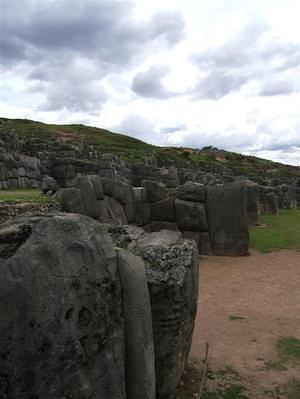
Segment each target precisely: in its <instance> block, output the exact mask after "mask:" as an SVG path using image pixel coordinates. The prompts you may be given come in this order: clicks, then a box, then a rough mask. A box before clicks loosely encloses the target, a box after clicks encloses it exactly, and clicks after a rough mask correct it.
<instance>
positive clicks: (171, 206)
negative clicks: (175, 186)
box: [151, 197, 175, 222]
mask: <svg viewBox="0 0 300 399" xmlns="http://www.w3.org/2000/svg"><path fill="white" fill-rule="evenodd" d="M151 217H152V219H153V220H159V221H164V222H174V220H175V203H174V198H172V197H168V198H165V199H163V200H161V201H158V202H153V203H152V204H151Z"/></svg>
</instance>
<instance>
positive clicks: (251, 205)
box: [245, 180, 260, 226]
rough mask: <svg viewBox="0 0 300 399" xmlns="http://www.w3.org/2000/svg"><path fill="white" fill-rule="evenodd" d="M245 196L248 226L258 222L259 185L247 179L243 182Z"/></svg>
mask: <svg viewBox="0 0 300 399" xmlns="http://www.w3.org/2000/svg"><path fill="white" fill-rule="evenodd" d="M245 186H246V197H247V214H248V222H249V226H255V225H257V224H259V223H260V205H259V187H258V185H257V184H255V183H253V182H252V181H250V180H248V181H247V182H245Z"/></svg>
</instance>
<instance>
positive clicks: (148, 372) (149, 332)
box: [118, 249, 156, 399]
mask: <svg viewBox="0 0 300 399" xmlns="http://www.w3.org/2000/svg"><path fill="white" fill-rule="evenodd" d="M118 266H119V271H120V277H121V283H122V292H123V312H124V319H125V347H126V357H125V360H126V362H125V364H126V395H127V398H130V399H141V398H145V399H156V395H155V365H154V343H153V328H152V316H151V305H150V298H149V292H148V287H147V279H146V272H145V265H144V262H143V261H142V259H141V258H139V257H137V256H135V255H133V254H132V253H130V252H128V251H124V250H121V249H119V250H118Z"/></svg>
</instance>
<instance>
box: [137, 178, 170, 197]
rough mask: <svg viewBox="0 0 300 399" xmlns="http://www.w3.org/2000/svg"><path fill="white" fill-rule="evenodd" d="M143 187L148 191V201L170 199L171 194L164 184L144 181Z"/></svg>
mask: <svg viewBox="0 0 300 399" xmlns="http://www.w3.org/2000/svg"><path fill="white" fill-rule="evenodd" d="M142 186H143V187H144V188H145V189H146V190H147V201H148V202H156V201H160V200H162V199H165V198H167V197H168V195H169V192H168V189H167V188H166V186H165V185H164V184H163V183H160V182H158V181H154V180H143V181H142Z"/></svg>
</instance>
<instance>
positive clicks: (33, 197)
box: [0, 188, 52, 204]
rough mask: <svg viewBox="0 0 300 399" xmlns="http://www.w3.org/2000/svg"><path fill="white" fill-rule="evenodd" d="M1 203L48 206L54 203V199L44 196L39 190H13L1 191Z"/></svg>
mask: <svg viewBox="0 0 300 399" xmlns="http://www.w3.org/2000/svg"><path fill="white" fill-rule="evenodd" d="M0 202H11V203H25V202H35V203H38V204H48V203H51V202H52V199H51V198H50V197H48V196H47V195H45V194H43V193H42V191H41V190H40V189H39V188H31V189H13V190H0Z"/></svg>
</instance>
